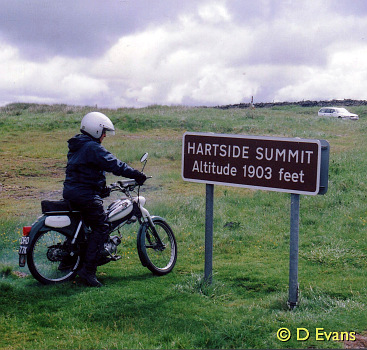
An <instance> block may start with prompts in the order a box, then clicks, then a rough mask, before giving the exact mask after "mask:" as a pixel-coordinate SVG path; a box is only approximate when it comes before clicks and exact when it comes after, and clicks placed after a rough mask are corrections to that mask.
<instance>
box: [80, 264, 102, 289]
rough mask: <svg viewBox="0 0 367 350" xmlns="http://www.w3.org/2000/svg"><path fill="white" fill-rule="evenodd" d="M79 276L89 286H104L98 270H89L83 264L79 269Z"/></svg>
mask: <svg viewBox="0 0 367 350" xmlns="http://www.w3.org/2000/svg"><path fill="white" fill-rule="evenodd" d="M78 275H79V277H80V278H81V279H82V280H83V281H84V282H85V283H86V284H87V285H88V286H89V287H102V286H103V284H102V283H101V282H99V281H98V280H97V277H96V271H90V270H89V271H88V270H87V268H86V267H85V266H83V267H82V268H81V269H80V270H79V271H78Z"/></svg>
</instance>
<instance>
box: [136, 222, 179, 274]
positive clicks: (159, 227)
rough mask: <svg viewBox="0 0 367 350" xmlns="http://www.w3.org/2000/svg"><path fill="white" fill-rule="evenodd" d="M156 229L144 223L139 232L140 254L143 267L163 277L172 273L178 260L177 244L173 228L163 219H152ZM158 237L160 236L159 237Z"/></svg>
mask: <svg viewBox="0 0 367 350" xmlns="http://www.w3.org/2000/svg"><path fill="white" fill-rule="evenodd" d="M152 220H153V223H154V226H155V229H153V228H152V227H151V225H150V224H148V223H144V224H142V225H141V226H140V230H139V232H138V241H137V244H138V253H139V258H140V261H141V263H142V264H143V266H146V267H147V268H148V269H149V270H150V271H152V272H153V274H155V275H158V276H162V275H166V274H167V273H169V272H171V271H172V269H173V268H174V266H175V264H176V260H177V243H176V239H175V236H174V234H173V231H172V229H171V227H170V226H169V225H168V223H167V222H166V221H164V220H163V219H161V218H157V217H155V218H154V217H153V218H152ZM157 235H158V236H157Z"/></svg>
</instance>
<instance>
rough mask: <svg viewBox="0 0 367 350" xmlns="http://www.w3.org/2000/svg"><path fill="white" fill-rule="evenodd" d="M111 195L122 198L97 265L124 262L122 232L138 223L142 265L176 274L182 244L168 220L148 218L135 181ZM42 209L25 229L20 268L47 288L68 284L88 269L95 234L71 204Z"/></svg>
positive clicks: (114, 187)
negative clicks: (85, 266)
mask: <svg viewBox="0 0 367 350" xmlns="http://www.w3.org/2000/svg"><path fill="white" fill-rule="evenodd" d="M147 159H148V153H145V154H144V155H143V156H142V158H141V159H140V161H141V163H144V165H143V169H142V171H143V170H144V168H145V165H146V163H147ZM148 178H151V176H150V177H148ZM110 189H111V192H120V193H122V194H123V196H122V197H121V198H119V199H117V200H114V201H113V202H112V203H111V204H110V205H109V206H108V207H107V209H106V214H107V217H108V223H109V226H110V233H109V239H108V241H107V242H106V243H105V244H104V247H103V249H102V251H101V252H100V257H99V262H98V265H104V264H106V263H109V262H111V261H117V260H119V259H121V256H119V255H117V247H118V245H119V244H120V243H121V240H122V233H121V232H120V230H121V228H122V227H123V226H125V225H130V224H133V223H135V222H139V224H140V227H139V230H138V233H137V250H138V255H139V259H140V262H141V264H142V265H143V266H145V267H147V268H148V269H149V270H150V271H151V272H152V273H153V274H155V275H158V276H162V275H166V274H168V273H169V272H171V271H172V269H173V268H174V266H175V264H176V260H177V243H176V238H175V236H174V234H173V231H172V229H171V227H170V226H169V224H168V223H167V222H166V221H165V220H164V219H163V218H161V217H159V216H151V215H150V214H149V212H148V210H147V209H146V208H145V207H144V205H145V203H146V200H145V198H144V197H143V196H140V194H139V192H140V186H139V185H138V184H137V183H136V181H135V180H121V181H117V182H116V183H113V184H111V185H110ZM133 194H136V196H133ZM41 207H42V213H43V215H42V216H40V217H39V218H38V219H37V220H36V221H35V222H34V223H33V224H32V226H24V227H23V236H22V237H21V239H20V246H19V251H18V253H19V266H20V267H24V266H25V265H26V264H27V265H28V268H29V271H30V273H31V274H32V275H33V277H34V278H35V279H36V280H38V281H39V282H41V283H43V284H55V283H62V282H65V281H69V280H71V279H73V278H74V277H75V276H76V274H77V271H78V270H79V269H80V268H81V266H82V264H83V259H84V254H85V249H86V243H87V241H88V236H89V235H90V232H91V231H90V229H89V227H87V226H86V224H85V223H84V221H83V218H82V217H81V214H80V212H78V211H75V210H73V209H72V208H71V207H70V205H69V203H68V202H67V201H64V200H61V201H49V200H44V201H42V202H41ZM116 231H117V234H116ZM112 233H115V234H114V235H112Z"/></svg>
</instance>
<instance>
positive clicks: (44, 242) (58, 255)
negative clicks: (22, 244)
mask: <svg viewBox="0 0 367 350" xmlns="http://www.w3.org/2000/svg"><path fill="white" fill-rule="evenodd" d="M27 261H28V268H29V271H30V272H31V274H32V275H33V277H34V278H35V279H37V280H38V281H40V282H41V283H43V284H54V283H61V282H65V281H68V280H70V279H72V278H73V277H74V276H75V275H76V270H77V268H78V266H79V264H80V256H79V254H76V253H75V251H73V249H72V246H71V239H70V238H69V237H68V236H66V235H65V234H63V233H61V232H58V231H54V230H52V229H50V230H48V231H40V232H37V233H36V235H35V237H34V239H33V240H32V242H31V244H30V246H29V248H28V253H27Z"/></svg>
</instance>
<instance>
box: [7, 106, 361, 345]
mask: <svg viewBox="0 0 367 350" xmlns="http://www.w3.org/2000/svg"><path fill="white" fill-rule="evenodd" d="M317 109H318V108H317V107H315V108H302V107H295V106H289V107H287V106H284V107H273V108H266V109H265V108H264V109H255V110H249V109H229V110H220V109H214V108H187V107H181V106H177V107H174V106H173V107H164V106H151V107H147V108H143V109H117V110H102V112H105V113H106V114H107V115H108V116H109V117H110V118H111V119H112V121H113V122H114V124H115V126H116V128H117V129H118V131H117V133H116V135H115V136H114V137H110V138H107V139H106V140H105V141H104V145H105V147H106V148H107V149H109V150H110V151H112V152H113V153H115V154H116V155H117V156H118V157H119V158H120V159H122V160H124V161H126V162H128V163H129V164H130V165H132V166H135V167H139V166H140V165H139V158H140V156H141V155H142V154H143V153H144V152H145V151H147V152H149V161H148V165H147V167H146V170H145V172H146V173H147V174H149V175H152V176H153V178H152V179H151V180H149V182H148V183H147V185H146V186H145V193H144V196H145V197H146V198H147V205H146V206H147V208H148V210H149V211H150V212H151V213H152V214H154V215H160V216H163V217H164V218H166V219H167V221H168V222H169V223H170V224H171V226H172V227H173V229H174V232H175V235H176V238H177V242H178V254H179V255H178V261H177V265H176V267H175V269H174V271H173V272H172V273H171V274H169V275H167V276H164V277H159V278H158V277H154V276H152V275H151V273H150V272H149V271H148V270H147V269H145V268H143V267H142V266H141V265H140V262H139V258H138V256H137V252H136V248H135V246H136V242H135V237H136V236H135V233H136V231H137V229H138V227H137V226H134V227H131V229H128V230H126V234H125V236H124V241H123V244H121V245H120V247H121V248H120V254H121V255H122V256H123V259H121V260H119V261H117V262H115V263H110V264H108V265H105V266H102V267H100V268H99V270H98V273H97V275H98V278H99V280H101V282H102V283H103V284H104V285H105V286H104V287H103V288H101V289H93V288H87V287H85V286H84V285H83V284H82V283H81V281H80V280H79V279H78V278H76V279H75V281H72V282H69V283H66V284H62V285H56V286H43V285H40V284H39V283H38V282H37V281H36V280H34V279H33V277H32V276H31V275H29V272H28V270H27V269H26V268H19V267H18V265H17V264H18V255H17V247H18V239H19V237H20V236H21V228H22V226H23V225H25V224H28V225H29V224H31V223H32V222H33V221H34V220H35V219H36V218H37V217H38V216H39V215H40V201H41V200H42V199H46V198H47V199H59V198H61V191H62V182H63V178H64V167H65V165H66V152H67V144H66V140H67V139H68V138H70V137H71V136H73V135H74V134H75V133H77V132H78V128H79V124H80V120H81V118H82V116H83V115H84V114H85V113H86V112H88V111H91V110H92V109H91V108H88V107H74V106H66V105H54V106H46V105H32V104H12V105H8V106H6V107H3V108H0V130H1V133H0V334H1V336H0V348H1V349H123V348H127V349H145V348H149V349H155V348H157V349H158V348H171V349H178V348H198V349H204V348H213V349H214V348H224V349H232V348H259V349H263V348H343V347H344V343H343V341H340V340H342V339H341V338H346V337H349V338H350V339H351V340H353V334H362V335H363V334H365V332H366V331H367V269H366V268H367V235H366V234H367V225H366V224H367V208H366V203H367V201H366V199H367V180H366V173H367V140H366V136H365V135H366V131H367V108H366V107H354V108H350V111H351V112H354V113H358V114H359V115H360V120H359V121H356V122H354V121H348V120H339V119H329V118H325V119H323V118H319V117H317ZM185 131H203V132H216V133H235V134H247V135H261V136H284V137H301V138H311V139H326V140H328V141H329V143H330V149H331V151H330V169H329V190H328V192H327V193H326V194H325V195H323V196H301V211H300V248H299V257H300V260H299V283H300V291H301V294H300V299H299V302H300V304H299V307H297V308H296V309H294V310H293V311H290V310H288V308H287V299H288V272H289V271H288V269H289V213H290V195H289V194H286V193H277V192H268V191H254V190H250V189H240V188H233V187H224V186H215V202H214V256H213V272H214V276H213V284H211V285H208V284H206V283H205V281H204V280H203V270H204V217H205V185H201V184H194V183H188V182H184V181H183V180H182V178H181V141H182V135H183V134H184V132H185ZM109 180H110V181H111V182H112V181H114V178H113V177H112V176H110V177H109ZM281 328H287V329H289V331H290V332H291V334H292V336H291V337H290V339H289V340H288V341H280V340H279V339H278V337H277V332H278V330H279V329H281ZM307 332H308V333H309V337H307ZM346 332H352V333H351V334H350V335H347V333H346ZM278 334H279V335H281V334H282V332H280V333H278ZM297 335H298V339H297ZM351 344H352V345H353V342H351ZM355 344H357V343H356V342H355Z"/></svg>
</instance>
